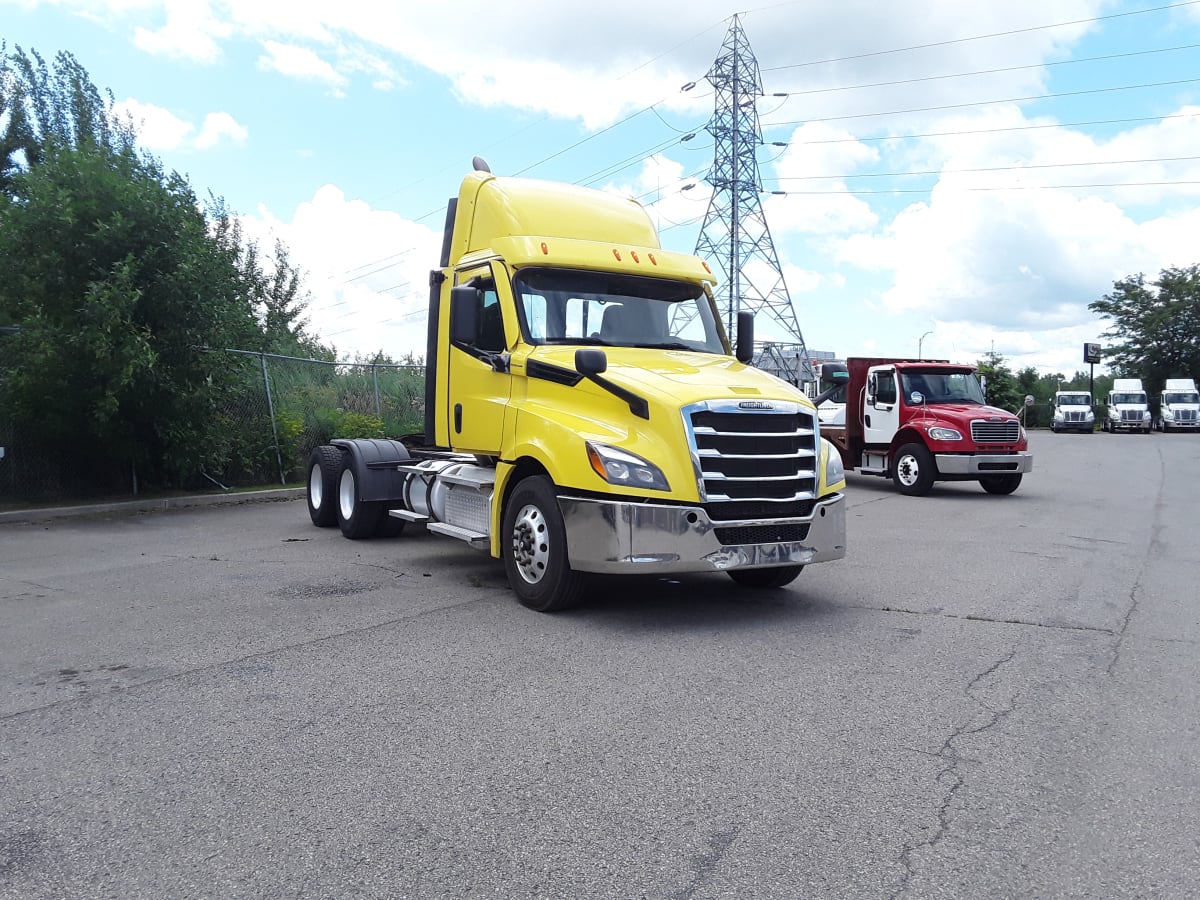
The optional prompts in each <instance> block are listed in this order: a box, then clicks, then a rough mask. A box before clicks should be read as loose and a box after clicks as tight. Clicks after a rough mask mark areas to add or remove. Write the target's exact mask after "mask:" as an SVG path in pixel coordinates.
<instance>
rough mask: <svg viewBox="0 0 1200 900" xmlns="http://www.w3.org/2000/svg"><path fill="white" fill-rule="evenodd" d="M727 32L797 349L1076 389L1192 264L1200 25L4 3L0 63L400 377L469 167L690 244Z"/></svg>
mask: <svg viewBox="0 0 1200 900" xmlns="http://www.w3.org/2000/svg"><path fill="white" fill-rule="evenodd" d="M735 13H738V14H740V16H741V24H742V28H743V29H744V31H745V34H746V37H747V39H748V40H749V43H750V47H751V49H752V50H753V52H754V54H755V56H756V58H757V60H758V63H759V66H760V69H761V71H762V78H763V83H764V92H765V94H766V96H764V97H763V98H761V99H760V101H759V105H758V110H759V116H760V120H761V122H762V124H763V137H764V140H765V141H767V142H771V144H768V145H767V146H764V147H762V148H761V149H760V152H759V166H760V173H761V177H762V179H763V183H764V188H766V189H767V190H768V191H785V192H786V193H785V194H784V195H778V194H767V195H765V196H764V198H763V208H764V210H765V213H766V217H767V222H768V225H769V227H770V230H771V234H772V237H773V240H774V244H775V249H776V252H777V254H778V257H779V260H780V263H781V265H782V267H783V270H784V274H785V279H786V283H787V287H788V290H789V293H790V295H791V298H792V302H793V304H794V307H795V310H796V317H797V320H798V322H799V324H800V328H801V330H802V332H803V336H804V339H805V342H806V343H807V345H808V347H809V349H810V350H825V351H833V352H835V353H837V354H839V355H842V356H848V355H856V354H859V355H861V354H879V355H911V354H915V353H916V352H917V350H918V348H920V349H921V350H922V351H923V353H924V355H925V356H927V357H929V356H934V357H939V358H949V359H953V360H967V361H974V360H976V359H978V358H980V357H981V356H982V355H983V354H984V353H986V352H988V351H989V350H993V349H994V350H995V351H996V352H998V353H1001V354H1003V355H1004V356H1005V357H1006V358H1007V359H1008V361H1009V363H1010V364H1011V365H1012V366H1013V367H1014V368H1021V367H1024V366H1033V367H1035V368H1038V369H1039V370H1041V371H1043V372H1057V371H1061V372H1066V373H1068V374H1070V373H1071V372H1073V371H1075V370H1077V369H1084V368H1085V366H1084V364H1083V362H1082V345H1083V344H1084V343H1085V342H1088V341H1095V340H1100V339H1101V334H1102V332H1103V331H1104V329H1105V323H1104V322H1102V321H1101V320H1099V319H1097V318H1096V317H1095V316H1094V315H1092V314H1091V313H1090V312H1089V311H1088V309H1087V304H1088V302H1089V301H1091V300H1095V299H1098V298H1099V297H1101V296H1102V295H1103V294H1104V293H1105V292H1107V291H1109V290H1110V289H1111V287H1112V284H1113V282H1114V281H1115V280H1117V279H1121V278H1124V277H1126V276H1128V275H1132V274H1135V273H1137V272H1145V273H1146V274H1147V275H1150V276H1153V275H1155V274H1157V273H1158V272H1159V271H1160V270H1161V269H1162V268H1164V267H1167V266H1187V265H1192V264H1194V263H1200V241H1198V240H1197V236H1200V157H1197V154H1200V2H1178V3H1173V4H1169V3H1165V2H1161V0H1159V2H1156V0H1141V2H1125V0H1121V2H1117V0H1009V2H1006V3H1002V4H1001V3H995V2H991V0H924V2H920V3H918V2H915V0H893V2H891V3H887V4H883V3H879V2H877V0H843V2H840V3H837V4H832V3H813V2H811V0H805V2H796V3H789V2H772V3H766V4H764V5H762V6H759V7H755V6H747V7H737V6H731V5H729V4H727V3H722V2H709V0H693V2H690V3H687V4H683V3H677V2H674V0H671V2H662V3H658V4H654V5H650V6H647V5H646V4H643V3H640V2H628V0H609V2H606V3H604V4H591V3H579V4H565V3H561V2H542V0H527V2H523V3H520V4H498V3H494V2H493V3H482V2H476V0H462V2H458V3H455V4H454V5H453V7H448V6H444V5H441V4H429V3H411V2H395V3H390V4H382V3H372V2H361V3H360V2H341V3H337V4H329V3H322V2H307V0H305V2H295V0H254V2H250V0H245V2H243V0H226V2H203V0H0V39H3V40H5V41H6V42H7V44H8V46H9V49H10V50H11V49H12V48H13V47H14V46H18V45H19V46H21V47H23V48H25V49H26V50H37V51H38V52H39V53H41V54H42V55H43V56H44V57H47V58H49V57H52V56H53V55H54V54H55V53H57V52H59V51H67V52H70V53H72V54H74V56H75V57H76V58H77V59H78V61H79V62H80V63H81V64H82V65H83V66H84V68H85V69H87V70H88V72H89V73H90V74H91V76H92V80H93V81H94V82H95V83H96V84H97V85H98V86H99V87H101V88H103V89H108V90H111V91H112V93H113V96H114V97H115V99H116V101H117V104H118V106H119V107H120V108H121V109H122V110H126V111H128V112H130V114H131V115H133V117H134V119H135V120H136V121H138V122H139V123H140V126H139V134H140V140H141V143H142V146H143V147H145V148H146V149H147V150H149V151H150V152H152V153H153V154H154V155H156V156H158V157H159V158H160V159H161V160H162V161H163V163H164V164H165V165H166V166H167V167H168V168H170V169H175V170H177V171H179V172H180V173H182V174H184V175H186V176H187V177H188V180H189V181H190V183H191V184H192V186H193V188H194V189H195V191H196V193H197V195H198V196H199V197H200V198H202V199H204V198H207V196H208V195H209V194H210V193H211V194H214V195H217V196H219V197H222V198H224V200H225V202H226V203H227V205H228V206H229V207H230V208H231V209H232V210H233V211H234V212H235V213H237V214H238V215H239V216H241V217H242V219H243V221H244V224H245V228H246V232H247V233H248V234H250V235H253V236H255V237H256V238H257V239H259V240H260V241H261V242H262V243H263V245H264V247H270V246H272V245H273V244H274V241H275V239H276V238H280V239H282V240H283V241H284V242H285V243H286V244H287V245H288V247H289V248H290V250H291V254H292V261H293V262H294V263H296V264H297V265H299V266H300V267H301V269H302V270H303V271H304V272H305V273H306V286H307V288H308V290H309V291H310V293H311V295H312V303H311V307H310V312H309V317H310V322H311V328H312V330H313V331H315V332H316V333H317V334H319V335H320V336H321V337H322V338H324V339H325V340H326V341H328V342H330V343H333V344H334V345H335V346H336V347H337V349H338V351H339V353H341V354H343V355H351V354H355V353H371V352H373V351H376V350H379V349H382V350H385V351H386V352H388V353H391V354H392V355H393V356H402V355H404V354H405V353H407V352H409V351H415V352H417V353H421V352H422V351H423V343H424V327H425V319H424V308H425V303H426V290H427V289H426V284H427V278H428V272H429V270H430V269H431V268H432V267H433V266H434V265H435V264H436V261H437V254H438V249H439V246H440V229H441V224H442V219H443V214H444V207H445V202H446V199H447V198H448V197H449V196H451V195H453V194H454V193H455V192H456V191H457V187H458V182H459V179H460V178H461V176H462V175H463V174H465V173H466V172H467V171H468V170H469V169H470V164H471V158H472V157H473V156H475V155H481V156H483V157H484V158H485V159H487V161H488V162H489V164H490V166H491V168H492V170H493V171H494V172H496V173H497V174H503V175H515V174H522V175H526V176H529V177H538V178H549V179H555V180H562V181H568V182H573V183H580V184H588V185H592V186H595V187H599V188H604V189H607V190H613V191H619V192H623V193H626V194H629V195H631V196H635V197H638V198H639V199H641V200H642V202H644V203H646V204H647V205H648V208H649V209H650V211H651V214H652V215H653V216H654V217H655V219H656V220H657V221H658V222H659V223H660V229H661V235H662V242H663V244H664V246H666V247H668V248H669V249H672V250H682V251H689V252H690V251H691V250H693V249H694V247H695V245H696V240H697V236H698V232H699V227H700V222H701V221H702V219H703V216H704V213H705V210H706V208H707V202H708V194H707V185H706V184H705V183H704V181H703V177H704V175H705V173H706V172H707V171H708V169H709V167H710V166H711V165H712V162H713V148H712V141H711V138H710V137H709V136H708V134H707V133H706V132H705V131H704V125H705V124H706V122H707V121H708V118H709V116H710V115H711V113H712V109H713V96H712V88H711V85H709V83H708V82H707V81H706V80H705V78H704V76H705V73H706V72H707V71H708V69H709V67H710V66H711V65H712V63H713V60H714V59H715V58H716V56H717V55H718V53H719V52H720V49H721V44H722V42H723V40H724V39H725V36H726V33H727V31H728V29H729V23H730V17H731V16H732V15H733V14H735ZM689 82H694V83H695V87H694V88H692V89H691V90H688V91H682V90H681V87H682V86H684V85H685V84H688V83H689ZM777 95H782V96H777ZM1118 120H1120V121H1118ZM689 133H695V134H696V137H695V138H693V139H691V140H687V141H684V140H682V138H683V137H684V136H685V135H687V134H689ZM775 142H778V143H780V144H782V145H783V146H774V145H773V144H774V143H775ZM691 184H695V187H692V188H690V189H687V190H683V188H685V187H686V186H687V185H691ZM714 268H715V267H714ZM760 321H761V320H760ZM765 332H766V333H765V336H767V337H780V338H781V337H784V336H783V335H778V334H772V333H771V331H770V328H769V327H768V328H767V329H765ZM759 333H760V336H764V329H763V328H761V327H760V330H759Z"/></svg>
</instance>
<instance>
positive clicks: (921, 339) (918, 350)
mask: <svg viewBox="0 0 1200 900" xmlns="http://www.w3.org/2000/svg"><path fill="white" fill-rule="evenodd" d="M931 334H933V332H932V331H927V332H925V333H924V334H923V335H921V336H920V337H919V338H917V359H924V358H925V357H923V356H922V355H921V345H922V344H924V343H925V338H927V337H929V336H930V335H931Z"/></svg>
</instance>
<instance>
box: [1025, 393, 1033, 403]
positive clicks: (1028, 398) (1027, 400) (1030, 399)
mask: <svg viewBox="0 0 1200 900" xmlns="http://www.w3.org/2000/svg"><path fill="white" fill-rule="evenodd" d="M1025 405H1026V406H1033V394H1026V395H1025Z"/></svg>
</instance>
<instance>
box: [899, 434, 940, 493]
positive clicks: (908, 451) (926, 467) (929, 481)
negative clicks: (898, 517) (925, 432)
mask: <svg viewBox="0 0 1200 900" xmlns="http://www.w3.org/2000/svg"><path fill="white" fill-rule="evenodd" d="M936 474H937V471H936V467H935V465H934V462H933V454H932V453H930V452H929V448H927V447H926V446H925V445H924V444H905V445H904V446H903V447H901V448H900V450H899V451H898V452H897V453H896V456H895V458H894V459H893V461H892V481H894V482H895V483H896V487H898V488H899V489H900V493H902V494H908V495H909V496H910V497H923V496H924V495H925V494H928V493H929V489H930V488H931V487H933V480H934V476H935V475H936Z"/></svg>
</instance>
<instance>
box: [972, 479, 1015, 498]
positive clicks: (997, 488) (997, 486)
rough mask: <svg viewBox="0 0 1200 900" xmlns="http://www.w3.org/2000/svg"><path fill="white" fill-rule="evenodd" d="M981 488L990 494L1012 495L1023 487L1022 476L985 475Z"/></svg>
mask: <svg viewBox="0 0 1200 900" xmlns="http://www.w3.org/2000/svg"><path fill="white" fill-rule="evenodd" d="M979 484H980V486H981V487H982V488H983V489H984V490H985V491H987V492H988V493H989V494H1011V493H1012V492H1013V491H1015V490H1016V489H1017V488H1019V487H1020V486H1021V476H1020V475H985V476H984V477H983V478H980V479H979Z"/></svg>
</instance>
